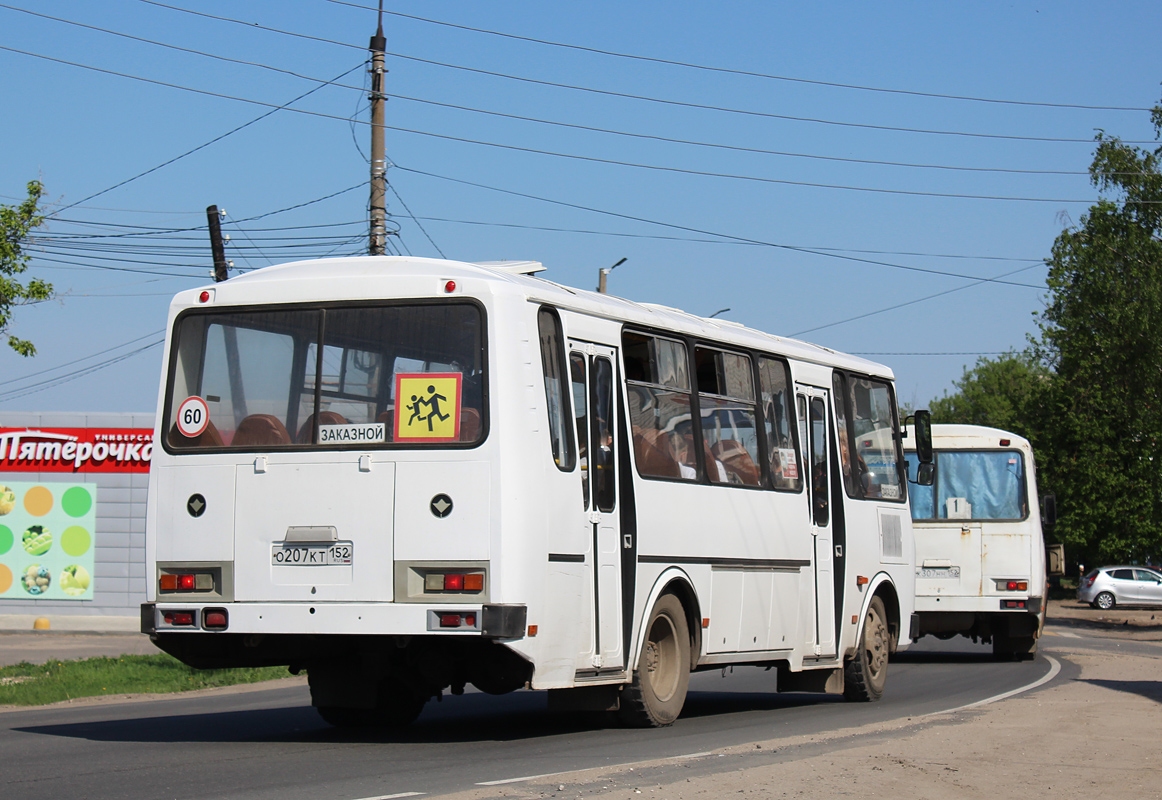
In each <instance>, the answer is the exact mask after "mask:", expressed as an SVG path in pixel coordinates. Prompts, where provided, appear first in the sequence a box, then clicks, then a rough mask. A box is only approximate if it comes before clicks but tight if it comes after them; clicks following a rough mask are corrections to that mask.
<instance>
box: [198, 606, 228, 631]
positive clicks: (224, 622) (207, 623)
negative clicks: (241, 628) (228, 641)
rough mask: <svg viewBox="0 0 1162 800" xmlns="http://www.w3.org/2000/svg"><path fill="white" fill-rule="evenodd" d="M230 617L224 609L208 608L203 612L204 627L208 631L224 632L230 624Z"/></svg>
mask: <svg viewBox="0 0 1162 800" xmlns="http://www.w3.org/2000/svg"><path fill="white" fill-rule="evenodd" d="M229 621H230V617H229V616H228V615H227V613H226V609H224V608H207V609H205V610H204V611H202V627H203V628H205V629H206V630H208V631H224V630H226V628H227V627H229V624H230V622H229Z"/></svg>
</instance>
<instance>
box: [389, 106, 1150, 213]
mask: <svg viewBox="0 0 1162 800" xmlns="http://www.w3.org/2000/svg"><path fill="white" fill-rule="evenodd" d="M384 127H385V128H387V129H388V130H393V131H399V132H401V133H414V134H419V135H422V136H430V137H433V138H436V139H444V140H446V141H451V142H461V143H464V144H476V145H482V146H484V147H494V148H498V149H501V150H515V151H518V152H522V153H532V154H535V155H544V156H553V157H555V158H568V159H573V160H575V161H587V162H590V163H595V164H607V165H610V166H616V167H633V168H635V169H647V170H653V171H657V172H674V173H678V174H680V175H696V176H700V177H707V178H724V179H727V180H739V181H749V182H754V183H771V184H778V185H780V186H804V187H807V188H812V189H840V190H844V191H850V192H874V193H877V194H898V195H905V196H909V197H939V198H944V199H954V200H1004V201H1012V202H1024V203H1085V204H1093V203H1095V202H1097V201H1096V199H1095V198H1087V199H1081V200H1070V199H1066V198H1061V197H1009V196H1004V195H981V194H957V193H953V192H922V191H916V190H909V189H880V188H876V187H874V186H843V185H840V184H830V183H816V182H813V181H792V180H786V179H783V178H763V177H760V176H758V175H733V174H730V173H724V172H710V171H708V170H696V169H684V168H682V167H663V166H658V165H655V164H638V163H635V162H631V161H619V160H617V159H612V158H598V157H596V156H582V155H577V154H574V153H559V152H555V151H553V150H541V149H539V148H535V147H519V146H517V145H511V144H500V143H497V142H488V141H485V140H483V139H469V138H467V137H464V136H452V135H449V134H443V133H432V132H430V131H418V130H415V129H412V128H402V127H398V126H393V125H385V126H384ZM1134 202H1137V203H1139V204H1141V205H1157V204H1162V201H1158V200H1138V201H1134Z"/></svg>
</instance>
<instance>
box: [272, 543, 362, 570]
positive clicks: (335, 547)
mask: <svg viewBox="0 0 1162 800" xmlns="http://www.w3.org/2000/svg"><path fill="white" fill-rule="evenodd" d="M354 555H355V546H354V545H353V544H352V543H351V542H319V543H318V544H314V543H310V542H303V543H299V542H295V543H294V544H286V543H284V542H275V543H274V547H273V548H271V551H270V563H271V564H273V565H276V566H289V567H329V566H334V565H336V564H339V565H344V564H351V563H352V558H353V557H354Z"/></svg>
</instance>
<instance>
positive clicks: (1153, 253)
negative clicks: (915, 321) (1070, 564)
mask: <svg viewBox="0 0 1162 800" xmlns="http://www.w3.org/2000/svg"><path fill="white" fill-rule="evenodd" d="M1152 119H1153V123H1154V129H1155V138H1159V137H1162V105H1160V106H1157V107H1155V108H1154V110H1153V114H1152ZM1160 159H1162V147H1158V148H1157V149H1155V150H1153V151H1149V150H1145V149H1140V148H1137V147H1131V146H1129V145H1126V144H1124V143H1123V142H1122V141H1120V140H1119V139H1117V138H1115V137H1109V136H1107V135H1105V134H1104V133H1099V134H1098V136H1097V150H1096V152H1095V155H1094V159H1093V163H1092V165H1091V166H1090V179H1091V181H1092V182H1093V184H1094V185H1095V186H1096V187H1098V189H1099V190H1100V191H1101V192H1102V195H1103V197H1102V199H1101V200H1100V201H1099V202H1098V203H1097V204H1096V205H1094V206H1093V207H1091V208H1090V209H1089V212H1088V213H1087V214H1086V215H1085V216H1083V217H1082V218H1081V220H1080V222H1079V223H1078V224H1077V225H1076V226H1074V227H1070V228H1067V229H1066V230H1065V231H1064V232H1062V233H1061V235H1060V236H1058V237H1057V240H1056V242H1055V243H1054V245H1053V253H1052V256H1051V258H1049V259H1048V260H1047V261H1046V264H1047V265H1048V267H1049V277H1048V285H1049V290H1050V297H1049V304H1048V306H1047V307H1046V309H1045V311H1044V312H1043V313H1042V314H1041V319H1040V322H1039V324H1040V328H1041V339H1040V342H1039V343H1038V345H1039V354H1040V355H1041V356H1042V357H1043V358H1044V359H1045V360H1046V363H1047V364H1049V365H1050V366H1051V367H1052V368H1053V370H1054V372H1055V373H1056V377H1055V379H1054V381H1053V382H1052V391H1051V392H1050V394H1049V397H1048V402H1047V407H1046V411H1047V413H1046V415H1045V417H1044V421H1045V430H1044V434H1045V435H1044V436H1043V437H1042V445H1043V446H1044V447H1045V449H1046V450H1047V453H1046V458H1045V461H1044V464H1043V467H1044V471H1045V473H1046V478H1047V483H1049V484H1051V485H1052V487H1053V489H1054V491H1056V493H1057V496H1058V503H1057V507H1058V512H1059V515H1060V516H1059V522H1058V530H1057V532H1056V533H1057V534H1058V536H1059V537H1060V538H1061V540H1062V541H1064V542H1065V543H1066V545H1067V547H1069V548H1071V551H1072V552H1073V553H1074V554H1075V556H1074V557H1076V558H1078V559H1079V560H1083V561H1085V562H1086V563H1090V564H1095V563H1096V562H1097V561H1102V562H1118V561H1128V560H1143V561H1144V560H1147V559H1157V558H1158V557H1159V555H1160V554H1162V453H1160V452H1159V445H1160V444H1162V241H1160V238H1159V236H1160V234H1162V227H1160V226H1162V173H1160V171H1159V164H1160Z"/></svg>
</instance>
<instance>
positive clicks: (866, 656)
mask: <svg viewBox="0 0 1162 800" xmlns="http://www.w3.org/2000/svg"><path fill="white" fill-rule="evenodd" d="M887 619H888V615H887V612H885V611H884V601H883V600H881V599H880V598H879V597H878V596H877V597H873V598H872V601H871V603H870V604H869V605H868V608H867V614H866V615H865V616H864V618H863V631H862V632H861V633H860V637H859V645H858V647H857V648H856V653H855V655H854V656H853V657H851V658H849V659H848V660H847V663H846V664H844V666H843V696H844V697H845V698H847V699H848V700H858V701H861V702H868V701H872V700H879V699H880V698H881V697H883V695H884V686H885V685H886V684H887V682H888V655H889V653H890V651H891V646H892V636H891V632H890V631H889V630H888V622H887Z"/></svg>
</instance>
